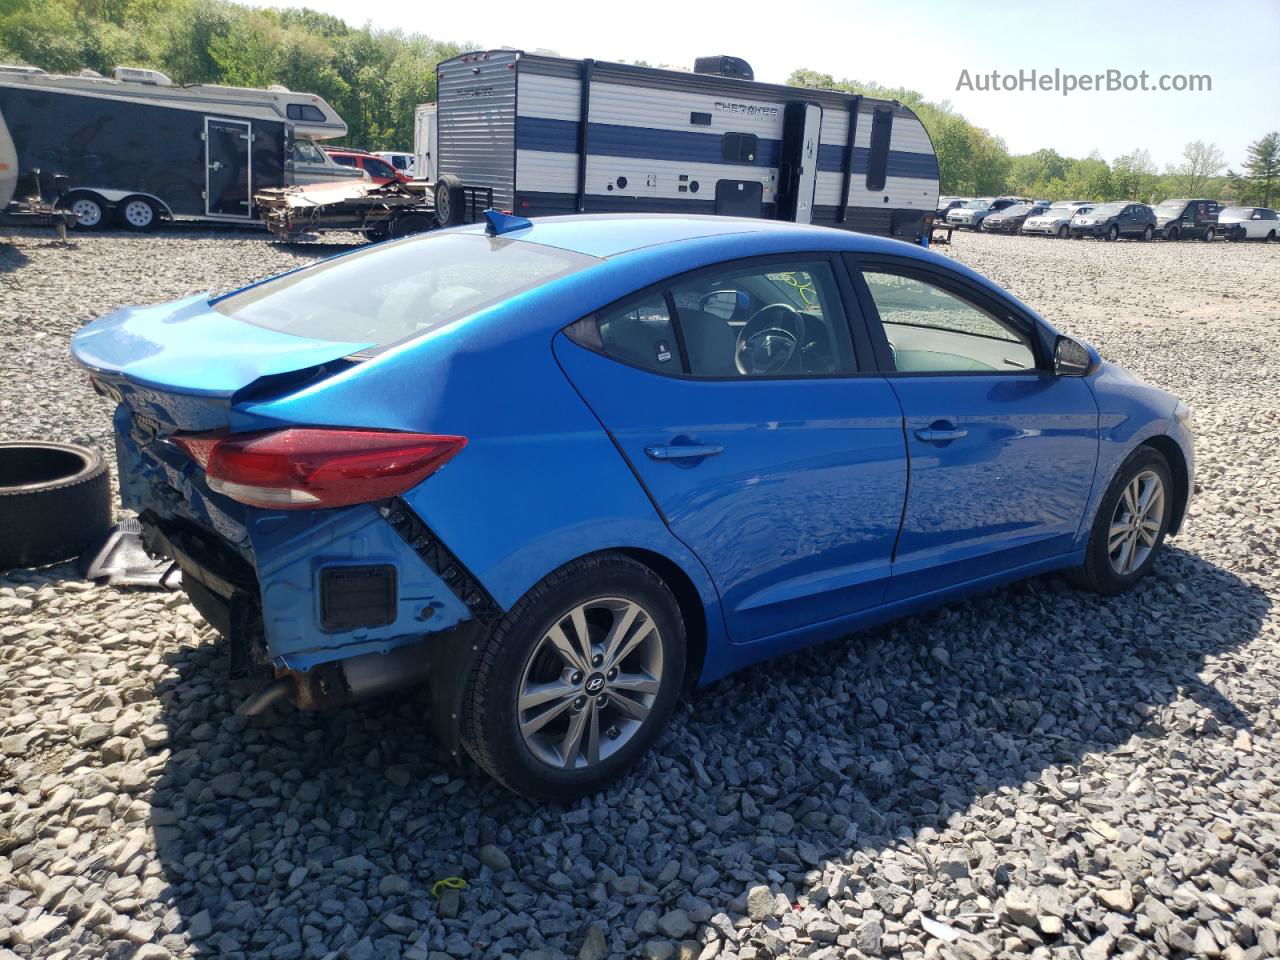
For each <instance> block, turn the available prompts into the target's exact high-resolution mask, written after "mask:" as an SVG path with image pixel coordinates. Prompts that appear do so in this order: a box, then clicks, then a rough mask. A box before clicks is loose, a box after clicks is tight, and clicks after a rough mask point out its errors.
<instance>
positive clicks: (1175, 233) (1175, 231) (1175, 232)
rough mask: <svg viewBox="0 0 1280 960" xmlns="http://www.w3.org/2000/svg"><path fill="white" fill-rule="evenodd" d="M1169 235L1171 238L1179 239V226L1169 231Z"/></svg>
mask: <svg viewBox="0 0 1280 960" xmlns="http://www.w3.org/2000/svg"><path fill="white" fill-rule="evenodd" d="M1168 237H1169V239H1170V240H1177V239H1178V228H1177V227H1174V228H1172V229H1171V230H1170V231H1169V233H1168Z"/></svg>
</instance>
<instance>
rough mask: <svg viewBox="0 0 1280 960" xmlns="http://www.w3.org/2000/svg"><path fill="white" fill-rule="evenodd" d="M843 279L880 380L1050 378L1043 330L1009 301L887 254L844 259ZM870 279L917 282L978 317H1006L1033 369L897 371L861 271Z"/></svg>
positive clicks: (1049, 351)
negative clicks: (854, 296)
mask: <svg viewBox="0 0 1280 960" xmlns="http://www.w3.org/2000/svg"><path fill="white" fill-rule="evenodd" d="M845 259H846V261H847V266H848V269H849V274H850V276H851V278H852V280H853V284H854V287H855V288H856V289H857V293H858V298H859V300H860V301H861V306H862V314H863V316H864V317H866V322H867V326H868V327H869V328H870V334H871V338H872V341H873V343H874V345H875V353H876V359H877V361H878V364H879V368H880V373H881V375H882V376H885V377H889V378H895V377H913V378H914V377H1042V376H1046V375H1049V376H1052V375H1053V367H1052V365H1051V361H1050V358H1051V357H1052V353H1053V351H1052V349H1051V347H1050V346H1049V344H1048V343H1047V333H1046V328H1045V326H1044V324H1042V323H1040V322H1039V321H1038V320H1037V319H1036V318H1035V317H1033V316H1032V315H1030V314H1028V313H1027V312H1026V311H1025V310H1022V309H1020V308H1019V307H1018V306H1017V305H1016V304H1014V303H1013V302H1012V301H1009V300H1005V299H1004V298H1001V297H997V296H996V295H995V294H993V293H992V292H991V291H989V290H986V289H984V288H982V287H979V286H977V285H976V284H973V283H970V282H969V281H968V280H967V279H965V278H964V277H961V276H956V275H954V274H951V273H949V272H946V271H944V270H941V269H939V268H938V267H936V266H934V265H933V264H929V263H925V262H923V261H919V260H909V259H906V258H900V257H894V256H892V255H889V254H857V253H847V254H845ZM864 270H866V271H870V272H872V273H891V274H894V275H896V276H900V277H906V278H908V279H912V280H918V281H920V282H921V283H927V284H930V285H932V286H935V287H938V288H939V289H941V290H943V291H945V292H946V293H949V294H951V295H952V296H954V297H956V298H957V299H959V300H963V301H965V302H966V303H967V304H969V305H970V306H972V307H974V308H975V309H977V310H980V311H981V312H983V313H988V314H992V313H998V314H1004V315H1007V316H1009V317H1010V319H1012V320H1013V321H1014V322H1015V323H1016V324H1017V325H1019V326H1020V327H1021V328H1022V332H1023V333H1024V334H1026V336H1027V339H1028V340H1029V341H1030V346H1031V352H1032V353H1033V354H1034V356H1035V359H1036V365H1035V366H1034V367H1031V368H1029V369H1026V370H899V369H897V366H896V365H895V364H894V361H893V351H892V350H891V349H890V348H889V337H888V334H887V333H886V332H885V329H884V322H883V321H882V320H881V319H880V311H879V309H878V308H877V307H876V303H875V298H874V297H873V296H872V295H871V288H870V287H869V286H868V285H867V281H866V278H865V277H864V276H863V275H862V274H863V271H864Z"/></svg>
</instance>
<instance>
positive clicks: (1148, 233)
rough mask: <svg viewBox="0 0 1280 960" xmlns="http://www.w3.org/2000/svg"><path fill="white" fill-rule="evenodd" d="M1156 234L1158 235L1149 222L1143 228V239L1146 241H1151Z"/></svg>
mask: <svg viewBox="0 0 1280 960" xmlns="http://www.w3.org/2000/svg"><path fill="white" fill-rule="evenodd" d="M1155 235H1156V232H1155V230H1154V229H1152V227H1151V224H1149V223H1148V224H1147V225H1146V226H1145V227H1143V228H1142V239H1143V240H1144V241H1149V240H1150V239H1151V238H1152V237H1154V236H1155Z"/></svg>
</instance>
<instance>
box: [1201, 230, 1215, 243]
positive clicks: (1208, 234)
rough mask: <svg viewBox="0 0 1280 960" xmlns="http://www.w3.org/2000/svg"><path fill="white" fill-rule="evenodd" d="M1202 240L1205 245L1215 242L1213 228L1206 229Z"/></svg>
mask: <svg viewBox="0 0 1280 960" xmlns="http://www.w3.org/2000/svg"><path fill="white" fill-rule="evenodd" d="M1200 239H1201V240H1203V241H1204V242H1205V243H1210V242H1211V241H1212V240H1213V227H1205V228H1204V233H1202V234H1201V235H1200Z"/></svg>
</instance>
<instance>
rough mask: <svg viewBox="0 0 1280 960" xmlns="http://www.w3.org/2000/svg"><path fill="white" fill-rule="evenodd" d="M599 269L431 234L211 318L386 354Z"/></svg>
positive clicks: (275, 286)
mask: <svg viewBox="0 0 1280 960" xmlns="http://www.w3.org/2000/svg"><path fill="white" fill-rule="evenodd" d="M599 262H600V261H599V260H598V259H597V258H595V257H590V256H587V255H586V254H581V253H574V252H572V251H569V250H561V249H559V248H556V247H548V246H544V245H543V244H540V243H530V242H528V241H524V240H511V239H506V238H502V237H489V236H485V235H483V234H437V235H431V234H427V235H424V236H416V237H411V238H406V239H405V240H402V241H398V242H395V243H389V244H376V245H373V246H369V247H364V248H362V249H360V250H357V251H355V252H354V253H349V254H345V255H343V256H339V257H334V258H333V259H332V260H326V261H323V262H322V263H318V264H316V265H315V266H312V267H306V268H304V269H302V270H296V271H294V272H293V273H286V274H284V275H283V276H280V277H277V278H276V279H274V280H268V281H266V282H265V283H261V284H259V285H257V286H254V287H249V288H248V289H246V290H242V291H240V292H239V293H232V294H229V295H228V296H225V297H223V298H221V299H219V300H217V301H215V302H214V309H215V310H217V311H218V312H219V313H221V314H224V315H226V316H229V317H234V318H235V319H237V320H242V321H244V322H245V323H251V324H253V325H254V326H258V327H266V328H267V329H268V330H277V331H279V332H281V333H289V334H293V335H294V336H297V337H307V338H311V339H316V340H332V341H336V342H342V343H373V344H378V345H379V346H383V347H385V346H389V345H391V344H394V343H398V342H400V341H402V340H407V339H409V338H411V337H416V336H419V335H420V334H423V333H427V332H429V331H431V330H434V329H436V328H437V327H441V326H443V325H445V324H447V323H451V322H453V321H454V320H459V319H461V318H463V317H466V316H469V315H471V314H474V313H477V312H479V311H480V310H484V309H486V308H488V307H492V306H495V305H496V304H498V303H501V302H502V301H503V300H508V299H510V298H511V297H514V296H516V295H517V294H520V293H524V292H525V291H527V290H531V289H533V288H534V287H537V286H540V285H541V284H544V283H548V282H550V281H552V280H556V279H558V278H560V277H564V276H567V275H569V274H571V273H576V272H577V271H579V270H582V269H585V268H586V267H589V266H591V265H592V264H595V263H599Z"/></svg>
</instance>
